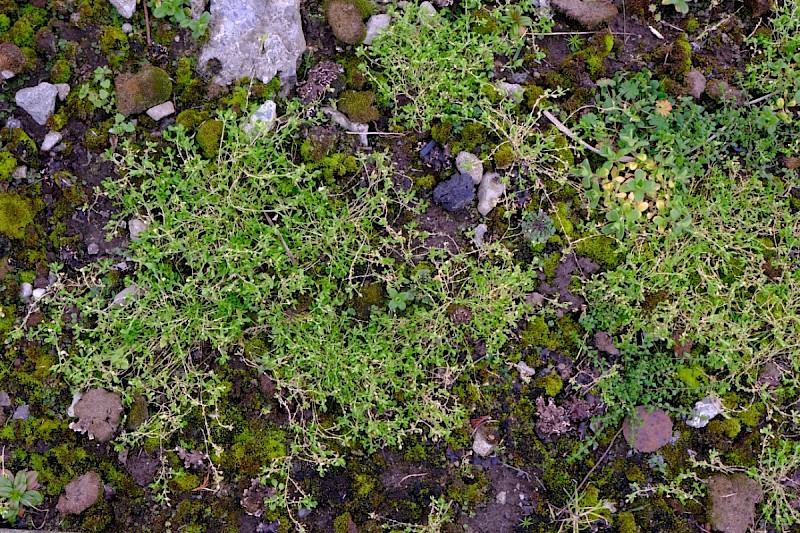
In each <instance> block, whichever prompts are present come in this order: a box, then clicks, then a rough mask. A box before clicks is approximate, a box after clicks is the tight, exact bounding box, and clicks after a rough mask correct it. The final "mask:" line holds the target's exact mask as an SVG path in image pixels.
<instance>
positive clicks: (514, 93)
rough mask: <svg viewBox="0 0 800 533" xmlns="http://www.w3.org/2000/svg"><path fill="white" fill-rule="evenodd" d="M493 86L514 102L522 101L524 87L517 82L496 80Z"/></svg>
mask: <svg viewBox="0 0 800 533" xmlns="http://www.w3.org/2000/svg"><path fill="white" fill-rule="evenodd" d="M494 86H495V88H496V89H497V90H498V91H499V92H500V93H501V94H503V95H504V96H506V97H508V98H511V99H512V100H514V102H516V103H518V104H519V103H522V99H523V98H524V96H525V89H523V87H522V85H520V84H518V83H508V82H507V81H498V82H497V83H495V84H494Z"/></svg>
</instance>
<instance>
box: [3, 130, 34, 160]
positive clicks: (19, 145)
mask: <svg viewBox="0 0 800 533" xmlns="http://www.w3.org/2000/svg"><path fill="white" fill-rule="evenodd" d="M2 137H3V140H4V141H5V143H6V150H8V151H9V152H11V153H13V154H14V156H15V157H16V158H17V159H22V160H23V161H28V160H29V159H30V158H32V157H34V156H35V155H36V154H38V153H39V147H38V146H36V143H35V142H34V141H33V139H31V138H30V136H29V135H28V134H27V133H25V131H24V130H23V129H22V128H11V129H8V128H3V135H2Z"/></svg>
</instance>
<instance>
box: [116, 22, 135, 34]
mask: <svg viewBox="0 0 800 533" xmlns="http://www.w3.org/2000/svg"><path fill="white" fill-rule="evenodd" d="M119 29H121V30H122V33H126V34H127V33H130V32H132V31H133V26H132V25H131V23H130V22H126V23H125V24H123V25H122V26H120V27H119Z"/></svg>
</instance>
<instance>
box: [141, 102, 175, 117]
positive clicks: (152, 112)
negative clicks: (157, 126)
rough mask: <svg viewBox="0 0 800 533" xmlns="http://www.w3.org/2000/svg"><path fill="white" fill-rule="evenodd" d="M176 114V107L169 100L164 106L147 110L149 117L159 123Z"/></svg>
mask: <svg viewBox="0 0 800 533" xmlns="http://www.w3.org/2000/svg"><path fill="white" fill-rule="evenodd" d="M173 113H175V105H174V104H173V103H172V101H170V100H168V101H166V102H164V103H163V104H158V105H157V106H153V107H151V108H150V109H148V110H147V116H148V117H150V118H152V119H153V120H155V121H156V122H158V121H159V120H161V119H162V118H164V117H168V116H170V115H172V114H173Z"/></svg>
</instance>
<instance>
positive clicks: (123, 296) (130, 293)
mask: <svg viewBox="0 0 800 533" xmlns="http://www.w3.org/2000/svg"><path fill="white" fill-rule="evenodd" d="M143 294H144V290H143V289H141V288H139V286H138V285H136V284H135V283H131V284H130V285H128V286H127V287H125V288H124V289H122V290H121V291H119V292H118V293H117V294H116V295H115V296H114V299H113V300H111V305H110V307H117V306H120V305H125V304H127V303H128V302H132V301H134V300H138V299H139V298H141V297H142V295H143Z"/></svg>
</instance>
